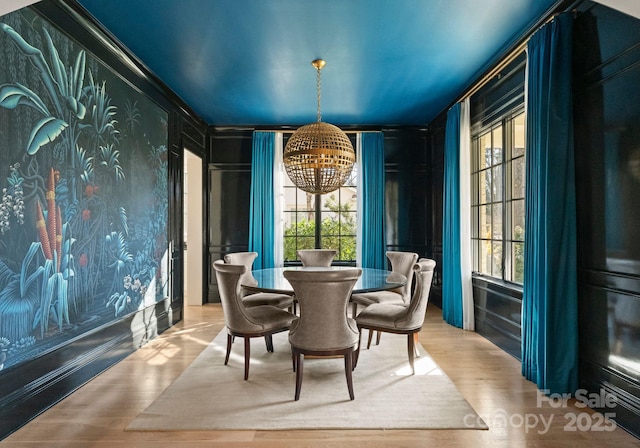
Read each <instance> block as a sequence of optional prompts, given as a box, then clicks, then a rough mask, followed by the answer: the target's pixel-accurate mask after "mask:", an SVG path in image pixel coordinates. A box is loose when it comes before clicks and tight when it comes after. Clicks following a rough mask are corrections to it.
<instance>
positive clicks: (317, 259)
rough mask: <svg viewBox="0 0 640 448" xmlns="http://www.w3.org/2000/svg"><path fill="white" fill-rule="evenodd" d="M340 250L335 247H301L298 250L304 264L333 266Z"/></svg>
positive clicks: (297, 252)
mask: <svg viewBox="0 0 640 448" xmlns="http://www.w3.org/2000/svg"><path fill="white" fill-rule="evenodd" d="M337 253H338V251H336V250H333V249H300V250H297V251H296V254H297V255H298V258H299V259H300V261H302V266H321V267H322V266H331V262H332V261H333V259H334V258H335V256H336V254H337Z"/></svg>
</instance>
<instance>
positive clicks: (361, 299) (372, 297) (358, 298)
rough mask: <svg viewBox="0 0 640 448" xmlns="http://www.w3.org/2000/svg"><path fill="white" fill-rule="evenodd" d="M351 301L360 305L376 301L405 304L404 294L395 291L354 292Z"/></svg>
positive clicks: (388, 303)
mask: <svg viewBox="0 0 640 448" xmlns="http://www.w3.org/2000/svg"><path fill="white" fill-rule="evenodd" d="M351 301H352V302H354V303H357V304H358V305H363V306H367V305H372V304H374V303H384V304H387V305H404V304H405V303H404V301H403V300H402V296H401V295H400V294H398V293H397V292H393V291H376V292H366V293H362V294H353V295H352V296H351Z"/></svg>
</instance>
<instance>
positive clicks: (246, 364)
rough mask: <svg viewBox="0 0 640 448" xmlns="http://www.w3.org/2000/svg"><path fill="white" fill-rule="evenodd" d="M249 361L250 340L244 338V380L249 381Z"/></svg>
mask: <svg viewBox="0 0 640 448" xmlns="http://www.w3.org/2000/svg"><path fill="white" fill-rule="evenodd" d="M250 359H251V338H249V337H247V336H245V337H244V380H245V381H246V380H248V379H249V360H250Z"/></svg>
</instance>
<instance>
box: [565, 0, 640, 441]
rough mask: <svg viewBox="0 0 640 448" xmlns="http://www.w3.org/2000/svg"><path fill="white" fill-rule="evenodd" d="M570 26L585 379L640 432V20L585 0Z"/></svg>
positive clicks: (629, 426) (585, 384)
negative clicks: (606, 394) (611, 397)
mask: <svg viewBox="0 0 640 448" xmlns="http://www.w3.org/2000/svg"><path fill="white" fill-rule="evenodd" d="M574 32H575V36H574V37H575V39H574V40H575V57H574V64H575V67H574V73H575V79H574V126H575V145H576V151H575V152H576V187H577V213H578V235H577V236H578V269H579V271H578V288H579V296H578V297H579V322H580V328H579V330H580V333H579V340H580V375H579V379H580V387H583V388H586V389H588V390H589V391H590V392H596V393H597V392H599V391H600V389H604V390H606V391H607V392H610V393H612V394H614V395H615V396H616V397H617V406H616V407H615V408H614V409H603V412H615V414H616V421H617V422H618V423H619V424H621V425H622V426H624V427H625V428H627V429H628V430H630V431H631V432H633V433H634V434H636V435H640V238H638V223H639V222H640V202H639V199H638V198H640V107H639V105H640V82H639V81H638V80H640V20H637V19H634V18H632V17H630V16H627V15H625V14H622V13H619V12H617V11H614V10H612V9H609V8H606V7H604V6H601V5H596V4H591V3H589V4H588V5H585V6H584V7H583V8H581V12H579V13H578V15H577V18H576V21H575V31H574Z"/></svg>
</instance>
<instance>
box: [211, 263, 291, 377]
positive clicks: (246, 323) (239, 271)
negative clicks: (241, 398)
mask: <svg viewBox="0 0 640 448" xmlns="http://www.w3.org/2000/svg"><path fill="white" fill-rule="evenodd" d="M213 268H214V270H215V271H216V279H217V281H218V289H219V291H220V301H221V302H222V313H223V314H224V323H225V325H226V327H227V354H226V356H225V358H224V365H227V364H228V362H229V355H230V353H231V346H232V344H233V341H234V338H235V337H236V336H237V337H241V338H243V339H244V379H245V380H247V379H249V360H250V359H251V338H258V337H264V339H265V341H266V345H267V351H269V352H273V340H272V337H271V336H272V335H273V334H274V333H279V332H281V331H286V330H288V329H289V327H290V326H291V322H293V320H294V319H295V318H296V316H295V315H293V314H291V313H289V312H288V311H285V310H283V309H281V308H278V307H276V306H272V305H258V306H253V307H250V308H247V307H246V306H245V305H244V303H243V300H242V297H241V294H240V279H241V278H242V276H243V275H244V274H245V272H246V270H247V268H246V267H245V266H244V265H237V264H227V263H225V262H224V261H223V260H216V261H215V262H214V263H213Z"/></svg>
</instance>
